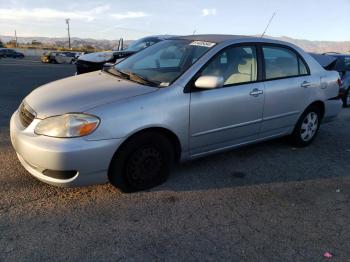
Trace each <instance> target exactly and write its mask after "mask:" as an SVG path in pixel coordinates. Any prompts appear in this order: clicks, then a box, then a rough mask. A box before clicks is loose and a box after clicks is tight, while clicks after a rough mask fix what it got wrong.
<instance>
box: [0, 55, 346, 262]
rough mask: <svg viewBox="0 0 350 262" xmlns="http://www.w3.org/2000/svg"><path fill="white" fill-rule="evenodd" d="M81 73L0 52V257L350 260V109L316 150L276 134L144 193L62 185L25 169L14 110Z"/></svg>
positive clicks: (325, 128)
mask: <svg viewBox="0 0 350 262" xmlns="http://www.w3.org/2000/svg"><path fill="white" fill-rule="evenodd" d="M73 74H74V66H73V65H51V64H41V63H40V62H39V60H38V59H29V58H28V59H24V60H14V59H1V60H0V261H39V260H45V261H48V260H50V261H63V260H65V261H66V260H68V261H96V260H104V261H327V260H329V261H350V226H349V221H350V172H349V170H350V140H349V135H350V109H343V110H342V112H341V114H340V116H339V119H338V120H337V121H336V122H332V123H327V124H324V125H322V126H321V130H320V133H319V136H318V137H317V139H316V140H315V142H314V143H313V144H312V145H311V146H310V147H307V148H293V147H291V146H290V145H289V144H288V143H287V142H286V140H285V139H279V140H274V141H270V142H266V143H261V144H258V145H255V146H250V147H246V148H242V149H239V150H234V151H230V152H226V153H222V154H219V155H214V156H210V157H206V158H203V159H200V160H196V161H193V162H189V163H185V164H182V165H180V166H178V167H176V168H175V170H174V172H173V173H172V174H171V177H170V179H169V180H168V181H167V182H166V183H165V184H163V185H161V186H159V187H157V188H154V189H152V190H150V191H146V192H140V193H134V194H122V193H120V192H119V191H118V190H117V189H115V188H113V187H112V186H111V185H110V184H105V185H97V186H90V187H84V188H69V189H62V188H57V187H53V186H49V185H46V184H44V183H41V182H39V181H37V180H36V179H34V178H33V177H31V175H30V174H29V173H27V172H26V171H25V170H24V168H22V167H21V165H20V163H19V161H18V160H17V157H16V154H15V151H14V150H13V149H12V147H11V143H10V138H9V118H10V116H11V114H12V112H13V111H15V110H16V108H17V107H18V105H19V104H20V102H21V100H22V99H23V98H24V97H25V96H26V95H27V94H28V93H29V92H30V91H31V90H33V89H34V88H36V87H37V86H39V85H42V84H44V83H47V82H50V81H54V80H57V79H60V78H63V77H68V76H71V75H73ZM326 251H328V252H331V253H332V254H333V258H331V259H326V258H324V257H323V254H324V253H325V252H326Z"/></svg>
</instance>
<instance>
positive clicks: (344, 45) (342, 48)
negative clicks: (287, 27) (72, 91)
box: [0, 35, 350, 53]
mask: <svg viewBox="0 0 350 262" xmlns="http://www.w3.org/2000/svg"><path fill="white" fill-rule="evenodd" d="M266 37H267V38H273V39H278V40H282V41H286V42H290V43H293V44H295V45H297V46H300V47H301V48H303V49H304V50H306V51H308V52H314V53H324V52H339V53H349V52H350V41H343V42H337V41H310V40H304V39H294V38H291V37H287V36H282V37H272V36H266ZM0 39H1V40H2V41H3V42H4V43H7V42H9V41H11V40H13V39H14V37H13V36H3V35H0ZM33 40H35V41H38V42H41V43H42V44H44V45H56V46H67V45H68V41H67V38H64V37H57V38H53V37H18V43H20V44H25V43H32V41H33ZM118 41H119V40H106V39H92V38H79V37H72V38H71V44H72V47H83V46H91V47H94V48H98V49H103V50H111V49H113V48H115V47H116V46H117V45H118ZM131 41H132V40H124V43H125V44H126V45H128V44H129V43H130V42H131Z"/></svg>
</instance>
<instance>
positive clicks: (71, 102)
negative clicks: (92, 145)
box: [25, 71, 158, 118]
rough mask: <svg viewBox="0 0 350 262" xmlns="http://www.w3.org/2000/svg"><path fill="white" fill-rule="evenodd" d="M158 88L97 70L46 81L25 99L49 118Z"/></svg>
mask: <svg viewBox="0 0 350 262" xmlns="http://www.w3.org/2000/svg"><path fill="white" fill-rule="evenodd" d="M157 90H158V88H155V87H149V86H144V85H141V84H138V83H134V82H131V81H128V80H124V79H121V78H118V77H116V76H113V75H110V74H108V73H105V72H101V71H97V72H92V73H88V74H83V75H79V76H73V77H68V78H65V79H62V80H58V81H55V82H52V83H49V84H46V85H43V86H41V87H39V88H37V89H35V90H34V91H33V92H32V93H30V94H29V95H28V96H27V97H26V98H25V102H26V103H27V104H28V105H29V106H30V107H31V108H32V109H33V110H34V111H35V112H36V113H37V117H38V118H45V117H49V116H54V115H61V114H65V113H69V112H87V111H88V110H89V109H91V108H94V107H97V106H100V105H104V104H107V103H110V102H115V101H119V100H122V99H127V98H131V97H134V96H139V95H143V94H146V93H150V92H154V91H157Z"/></svg>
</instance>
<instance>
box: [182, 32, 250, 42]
mask: <svg viewBox="0 0 350 262" xmlns="http://www.w3.org/2000/svg"><path fill="white" fill-rule="evenodd" d="M175 38H176V39H185V40H191V41H207V42H213V43H221V42H225V41H230V40H243V39H244V40H247V39H249V38H250V39H256V37H252V36H245V35H220V34H207V35H187V36H178V37H175Z"/></svg>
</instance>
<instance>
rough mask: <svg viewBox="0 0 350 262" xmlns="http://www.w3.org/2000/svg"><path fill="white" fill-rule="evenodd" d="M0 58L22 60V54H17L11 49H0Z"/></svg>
mask: <svg viewBox="0 0 350 262" xmlns="http://www.w3.org/2000/svg"><path fill="white" fill-rule="evenodd" d="M0 56H1V57H11V58H24V54H22V53H20V52H17V51H15V50H13V49H8V48H2V49H0Z"/></svg>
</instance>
